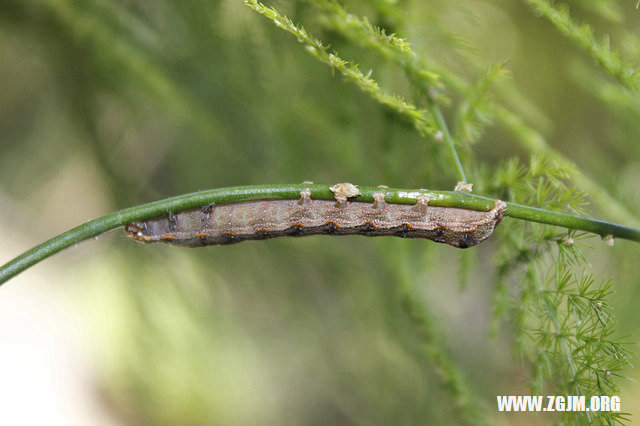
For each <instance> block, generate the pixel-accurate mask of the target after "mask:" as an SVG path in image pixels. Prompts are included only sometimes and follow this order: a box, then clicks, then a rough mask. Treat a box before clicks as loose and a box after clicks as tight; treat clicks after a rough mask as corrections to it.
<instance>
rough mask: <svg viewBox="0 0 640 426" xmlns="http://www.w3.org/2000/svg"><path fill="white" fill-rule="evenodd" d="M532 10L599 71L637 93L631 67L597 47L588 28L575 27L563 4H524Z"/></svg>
mask: <svg viewBox="0 0 640 426" xmlns="http://www.w3.org/2000/svg"><path fill="white" fill-rule="evenodd" d="M526 1H527V3H529V4H530V5H531V7H532V8H533V9H534V10H535V11H537V12H538V13H540V14H542V15H543V16H544V17H545V18H547V19H548V20H549V22H551V23H552V24H553V25H554V26H555V27H556V28H557V29H558V30H559V31H560V32H562V34H563V35H564V36H566V37H567V38H569V39H570V40H572V41H573V42H575V43H576V44H577V45H578V46H579V47H580V48H581V49H583V50H584V51H585V52H587V53H588V54H589V55H590V56H591V57H593V59H595V60H596V61H597V63H598V64H599V65H600V66H601V67H602V69H603V70H604V71H605V72H607V73H608V74H610V75H611V76H612V77H614V78H615V79H616V80H618V81H619V82H620V83H621V84H623V85H624V86H626V87H627V88H629V89H631V90H633V91H635V92H637V91H638V90H640V75H639V74H638V73H637V71H636V70H635V68H634V67H633V65H631V64H629V63H628V62H627V61H625V60H624V59H623V58H622V57H621V56H620V54H618V53H617V52H616V51H614V50H611V48H610V46H609V45H603V44H602V43H599V42H598V41H597V40H596V39H595V36H594V34H593V29H592V28H591V26H590V25H588V24H584V23H583V24H578V23H576V22H575V21H574V20H573V18H572V17H571V14H570V13H569V8H568V6H567V5H566V4H562V5H560V6H555V5H554V4H553V3H552V2H550V1H549V0H526Z"/></svg>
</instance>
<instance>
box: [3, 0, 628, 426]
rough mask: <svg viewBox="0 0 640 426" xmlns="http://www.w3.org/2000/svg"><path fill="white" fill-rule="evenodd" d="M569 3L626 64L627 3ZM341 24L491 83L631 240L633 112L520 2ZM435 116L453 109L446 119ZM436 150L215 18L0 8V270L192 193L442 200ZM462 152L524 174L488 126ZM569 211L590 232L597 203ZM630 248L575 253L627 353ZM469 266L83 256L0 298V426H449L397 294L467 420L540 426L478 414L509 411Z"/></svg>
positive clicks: (148, 5) (163, 9)
mask: <svg viewBox="0 0 640 426" xmlns="http://www.w3.org/2000/svg"><path fill="white" fill-rule="evenodd" d="M273 5H275V6H276V7H277V8H278V9H280V10H282V11H284V12H286V13H287V14H288V16H289V17H290V18H292V19H293V20H294V21H295V22H300V23H302V24H304V25H305V27H307V28H308V29H309V30H310V31H312V32H313V33H314V34H316V35H318V36H319V37H320V38H321V39H322V40H323V41H325V42H326V43H327V44H330V45H331V46H332V48H334V49H336V50H338V51H339V52H340V54H341V56H342V57H344V58H346V59H350V60H353V61H354V62H356V63H358V64H360V66H361V68H362V69H363V70H368V69H370V68H371V69H373V70H374V72H373V74H372V76H373V77H374V78H376V79H377V80H378V81H379V82H380V83H381V84H382V86H383V88H384V89H385V90H388V91H389V92H395V93H399V94H402V95H405V96H407V97H410V96H411V89H410V87H408V84H407V81H406V79H405V78H404V77H403V74H402V72H401V71H400V70H398V69H397V68H396V67H394V66H393V65H391V64H389V63H387V62H385V61H384V60H382V59H381V58H378V57H376V56H375V55H372V54H371V52H367V51H364V50H363V49H362V48H360V47H357V46H354V45H353V44H352V43H350V42H348V41H347V40H345V39H343V38H341V37H340V35H339V34H337V33H336V32H334V31H332V30H331V29H330V28H328V27H327V26H326V25H325V24H326V22H325V21H324V20H323V16H322V14H321V13H320V12H319V9H318V8H316V7H314V6H313V5H311V4H309V3H307V2H304V1H286V2H285V1H278V2H276V3H273ZM569 5H570V7H571V12H572V14H573V15H574V16H576V17H577V19H579V20H584V21H586V22H589V23H590V24H591V25H593V27H594V29H595V31H596V34H599V35H598V37H599V39H600V38H602V37H601V34H608V36H609V38H608V39H605V38H602V40H603V42H608V41H609V40H610V42H611V44H612V46H613V47H615V48H616V49H618V50H620V52H621V53H622V54H623V55H625V56H626V58H627V59H629V60H630V61H632V62H633V61H634V60H636V59H637V57H638V53H639V52H640V43H639V42H638V37H639V36H640V34H638V32H639V31H638V29H639V28H640V27H639V26H638V24H639V23H640V12H638V10H636V9H635V2H631V1H613V0H610V1H609V0H590V1H571V2H569ZM347 6H348V8H349V9H350V10H351V11H353V12H354V13H356V14H358V15H362V16H366V17H368V19H369V20H370V21H371V22H372V23H373V24H375V25H378V26H382V27H384V28H387V29H388V32H396V33H398V34H399V35H401V36H406V37H407V38H408V39H409V41H410V42H411V43H412V46H413V49H414V50H415V51H416V52H417V53H418V54H419V55H420V56H421V57H423V58H425V59H427V60H428V61H429V63H432V64H437V65H438V66H439V67H443V68H445V69H451V70H455V71H456V73H458V74H460V75H461V76H462V77H463V78H464V79H467V80H468V81H473V80H474V79H476V78H478V77H479V76H481V75H482V71H483V70H484V69H486V68H487V67H488V66H490V65H492V64H494V63H498V62H503V61H505V60H508V61H509V62H508V65H507V68H508V69H509V70H510V72H511V77H510V78H509V79H508V80H505V81H503V82H501V83H498V84H497V85H496V87H495V95H494V96H495V99H496V100H497V102H499V103H500V104H501V105H504V106H505V108H508V109H510V110H512V111H514V112H515V113H516V114H517V115H518V116H520V117H521V118H522V120H523V121H524V122H526V123H527V124H528V125H530V126H531V127H532V128H534V129H536V130H537V131H539V132H540V133H541V134H542V135H544V136H545V137H546V138H547V141H548V143H549V145H550V146H552V147H553V148H554V149H556V150H557V151H559V152H561V153H563V154H564V155H566V156H567V157H568V158H570V159H571V160H573V161H574V162H575V163H576V164H577V166H578V168H579V169H580V170H582V171H583V172H584V173H585V174H586V175H588V176H589V177H591V178H592V179H593V180H594V181H595V182H597V183H598V184H599V185H600V186H601V187H602V188H604V191H605V192H606V193H608V194H609V195H611V196H612V197H613V198H615V199H617V200H618V202H619V203H620V205H622V206H624V207H625V209H627V210H628V211H629V212H630V213H631V215H632V216H633V219H632V221H631V222H627V224H629V225H634V224H635V225H638V224H639V223H640V220H638V218H640V186H639V185H638V182H639V181H640V144H638V143H637V141H638V138H639V137H640V120H638V118H639V117H640V103H638V101H637V94H636V95H632V94H631V95H630V94H629V92H628V91H625V90H624V89H622V88H621V87H620V85H619V84H618V83H617V82H615V81H614V80H612V79H610V78H609V77H608V76H606V75H605V74H604V73H603V72H602V71H601V70H600V69H599V67H598V66H597V65H596V64H595V63H594V61H593V60H592V59H591V58H590V57H589V56H588V55H586V54H585V53H583V52H582V51H581V50H579V49H578V48H576V46H575V45H574V44H573V43H571V42H570V41H568V40H567V39H565V38H564V37H563V36H562V35H561V34H560V33H559V32H558V31H557V30H556V29H554V28H553V27H552V26H551V25H550V24H549V23H548V22H547V21H546V20H544V19H541V18H540V17H539V16H537V15H536V14H535V13H533V12H532V10H531V9H530V8H529V7H528V6H527V4H525V2H518V1H508V0H492V1H481V0H474V1H457V0H456V1H445V0H440V1H438V0H430V1H426V0H420V1H418V0H397V1H391V0H369V1H366V0H357V1H356V0H354V1H350V2H348V3H347ZM398 11H399V12H398ZM455 105H456V97H455V95H452V100H451V107H450V108H445V113H446V115H447V117H449V118H451V119H452V120H453V117H452V114H451V111H452V110H453V108H454V107H455ZM442 150H444V147H443V146H442V145H438V144H436V143H434V142H433V141H431V140H429V139H425V138H422V137H421V136H420V135H419V134H418V133H417V132H416V131H415V130H414V129H413V128H412V127H411V125H409V124H407V123H406V122H405V121H403V120H402V119H401V118H399V117H398V116H397V115H395V114H394V113H392V112H389V111H388V110H386V109H385V108H383V107H382V106H380V105H379V104H377V103H376V102H375V101H373V100H372V99H370V98H369V97H368V96H367V95H366V94H364V93H362V92H360V91H359V90H358V89H356V88H355V87H353V86H351V85H349V84H348V83H345V82H344V81H343V80H342V79H341V78H340V77H339V76H337V75H334V74H333V73H332V72H331V70H330V69H329V68H327V67H326V66H325V65H323V64H321V63H319V62H318V61H317V60H316V59H315V58H313V57H312V56H310V55H309V54H308V53H307V52H305V51H304V49H303V48H302V45H300V44H299V43H298V42H297V41H296V40H295V38H292V37H291V36H289V35H288V34H286V33H284V32H283V31H280V30H278V29H277V28H275V27H274V26H273V25H272V24H271V23H269V22H268V21H266V20H265V19H264V18H262V17H260V16H258V15H257V14H256V13H255V12H253V11H251V10H250V9H249V8H247V7H246V6H244V5H243V3H242V2H241V1H240V0H185V1H168V0H157V1H154V2H148V1H144V0H4V1H2V2H1V3H0V235H2V244H0V262H2V263H3V262H4V261H5V260H9V259H10V258H12V257H13V256H15V255H17V254H18V253H20V252H22V251H24V250H26V249H28V248H30V247H32V246H34V245H36V244H37V243H40V242H41V241H43V240H45V239H48V238H50V237H51V236H53V235H55V234H58V233H60V232H62V231H64V230H67V229H69V228H70V227H73V226H75V225H77V224H79V223H82V222H84V221H86V220H89V219H92V218H94V217H97V216H99V215H102V214H106V213H108V212H111V211H114V210H117V209H120V208H124V207H128V206H131V205H135V204H140V203H143V202H147V201H152V200H156V199H160V198H164V197H167V196H171V195H176V194H181V193H186V192H191V191H195V190H199V189H206V188H215V187H224V186H235V185H244V184H259V183H288V182H301V181H304V180H312V181H315V182H326V183H334V182H338V181H348V182H354V183H360V184H366V185H378V184H387V185H389V186H395V187H405V188H423V187H427V188H433V189H443V188H444V189H446V188H452V187H453V185H455V182H456V179H455V173H454V172H453V170H451V167H450V164H449V163H448V162H443V161H442V158H443V157H442V155H440V154H441V153H440V151H442ZM472 150H473V156H472V155H471V154H470V153H465V154H464V155H465V158H466V159H467V161H468V164H473V166H470V167H471V168H472V169H473V170H479V169H480V168H481V166H482V167H488V168H490V167H495V166H497V165H499V164H502V163H504V162H506V161H507V160H508V159H510V158H513V157H517V158H520V159H522V160H523V162H525V163H526V161H527V160H528V158H529V157H530V155H531V152H530V151H528V150H527V148H526V147H525V146H524V145H522V144H519V143H517V142H516V141H515V139H514V136H513V134H512V133H510V132H509V131H508V130H507V129H505V128H504V127H501V126H494V127H490V128H489V129H488V130H487V131H486V132H485V133H483V135H482V136H481V137H480V139H479V140H478V141H477V143H475V144H474V145H473V147H472ZM472 176H473V175H472ZM472 179H473V177H472ZM591 209H592V212H593V215H594V216H597V217H601V218H603V219H615V218H613V217H611V215H610V212H609V210H608V208H607V206H606V205H597V204H594V205H593V206H591ZM507 220H508V219H507ZM498 232H500V229H499V230H498ZM639 248H640V247H639V246H638V244H636V243H631V242H627V241H618V242H617V243H616V246H615V247H614V248H613V249H610V248H608V247H605V246H604V244H602V245H601V244H594V248H593V250H591V251H590V252H589V260H590V262H591V263H592V264H593V265H594V266H593V272H594V274H596V276H598V277H610V278H612V279H613V280H615V283H616V284H615V290H616V294H615V296H614V298H613V299H612V300H611V301H610V302H611V305H612V306H613V308H614V311H615V313H616V317H617V320H618V321H619V327H618V329H619V334H620V335H630V336H631V337H630V339H631V340H632V341H634V342H635V341H638V335H637V330H638V325H639V324H640V312H639V311H638V310H637V305H638V304H637V301H638V300H639V298H640V263H638V262H637V259H638V255H640V249H639ZM494 250H495V241H493V240H492V241H489V242H487V243H485V244H482V245H480V246H478V247H477V248H474V249H472V250H468V251H460V250H456V249H454V248H451V247H448V246H443V245H436V244H434V243H432V242H430V241H417V240H401V239H392V238H389V239H381V238H378V239H370V238H364V237H353V238H330V237H313V238H304V239H282V240H273V241H264V242H256V243H243V244H239V245H235V246H228V247H212V248H205V249H197V250H196V249H182V248H175V247H166V246H164V245H154V246H143V245H139V244H136V243H134V242H133V241H130V240H128V239H127V238H126V237H125V235H124V233H123V232H121V231H120V230H118V231H114V232H111V233H108V234H107V235H103V236H101V237H99V238H97V239H96V240H95V241H94V240H91V241H87V242H84V243H82V244H78V245H77V246H76V247H74V248H73V249H70V250H67V251H66V252H63V253H62V254H59V255H56V256H54V257H53V258H51V259H49V260H47V261H46V262H44V263H42V264H39V265H37V266H36V267H34V268H32V269H31V270H28V271H27V272H25V273H23V274H22V275H20V276H18V277H16V278H14V279H13V280H12V281H10V282H9V283H8V284H7V285H5V286H3V287H2V288H1V289H0V318H1V319H2V320H1V321H0V423H1V424H59V425H86V424H94V425H100V424H105V425H178V424H181V425H187V424H188V425H199V424H202V425H204V424H207V425H212V424H220V425H228V424H233V425H253V424H255V425H258V424H260V425H265V424H274V425H275V424H363V425H364V424H392V423H396V424H397V423H400V424H426V423H429V422H430V423H433V424H456V422H457V421H458V420H459V417H458V416H457V415H456V413H455V412H454V410H455V408H453V405H452V403H451V401H450V397H449V395H448V394H447V392H446V390H445V388H444V387H443V385H442V383H441V380H440V379H439V377H438V374H437V371H436V369H435V368H434V366H433V364H431V363H430V362H429V360H428V359H426V358H425V357H424V354H423V352H422V351H421V350H420V348H419V343H418V342H417V341H416V339H415V337H414V336H413V335H412V334H411V333H410V332H409V331H408V328H409V327H408V321H409V320H408V319H407V318H406V315H405V314H404V312H403V311H402V309H401V306H400V299H399V298H400V296H399V293H398V291H397V288H398V287H399V286H404V287H406V286H409V287H412V288H414V289H415V291H416V292H417V294H419V295H420V298H421V299H422V301H423V303H424V304H425V306H426V307H427V310H428V315H429V317H430V318H432V319H433V321H434V324H437V327H438V328H439V330H440V332H441V333H442V335H443V336H442V337H443V338H446V339H447V341H448V345H449V350H450V356H451V359H452V360H454V362H455V363H456V364H458V365H459V366H460V368H461V370H462V372H463V373H464V375H465V377H466V379H467V381H468V382H469V383H470V386H471V388H472V390H473V391H474V392H475V393H476V394H477V395H478V397H479V400H480V401H481V405H482V406H483V407H484V409H485V415H486V416H487V418H488V419H489V422H490V423H492V424H546V423H547V422H548V421H549V419H552V418H553V416H552V415H546V416H533V415H526V414H518V415H499V414H498V413H497V412H496V409H495V395H498V394H518V393H525V394H526V393H528V392H527V384H526V380H525V376H526V374H527V370H526V368H524V367H523V366H522V365H520V364H519V363H518V362H517V360H514V358H513V356H511V345H512V341H511V340H510V335H509V334H508V333H507V332H504V333H498V335H497V336H496V337H489V335H488V327H489V323H490V319H491V313H492V301H491V299H492V292H493V288H494V281H495V280H494V278H495V272H494V264H493V257H492V256H493V253H494ZM628 375H629V376H630V377H637V376H638V371H630V372H629V374H628ZM620 384H621V386H622V392H621V397H622V405H623V410H625V411H629V412H631V413H635V414H636V415H637V414H638V413H640V404H639V403H638V402H637V401H640V388H639V387H638V384H637V382H634V381H630V380H624V379H622V380H620ZM631 423H632V424H633V423H638V424H640V421H638V420H637V418H635V417H634V418H633V419H632V421H631Z"/></svg>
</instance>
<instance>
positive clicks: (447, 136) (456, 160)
mask: <svg viewBox="0 0 640 426" xmlns="http://www.w3.org/2000/svg"><path fill="white" fill-rule="evenodd" d="M433 115H434V118H435V120H436V124H437V126H438V128H439V129H440V131H441V132H442V139H443V140H444V142H445V143H446V144H447V147H448V148H449V153H450V154H451V159H452V160H453V164H454V166H455V168H456V173H457V174H458V179H459V180H460V181H462V182H464V183H467V177H466V176H465V174H464V169H463V168H462V163H461V162H460V157H458V152H457V151H456V146H455V142H454V141H453V138H452V137H451V133H449V126H447V122H446V121H445V119H444V117H443V116H442V111H440V107H439V106H437V105H434V106H433Z"/></svg>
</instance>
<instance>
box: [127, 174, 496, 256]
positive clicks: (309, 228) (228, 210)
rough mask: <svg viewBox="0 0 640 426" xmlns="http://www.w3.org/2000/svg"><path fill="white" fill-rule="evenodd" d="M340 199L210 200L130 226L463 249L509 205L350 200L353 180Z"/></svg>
mask: <svg viewBox="0 0 640 426" xmlns="http://www.w3.org/2000/svg"><path fill="white" fill-rule="evenodd" d="M331 191H332V192H333V193H334V195H335V201H331V200H313V199H312V198H311V196H312V194H311V191H310V190H309V189H305V190H302V191H300V198H299V199H297V200H265V201H245V202H238V203H230V204H222V205H208V206H204V207H202V208H197V209H191V210H185V211H180V212H175V213H169V214H168V215H166V216H163V217H157V218H153V219H150V220H147V221H144V222H135V223H131V224H129V225H127V226H126V227H125V232H126V233H127V234H128V235H129V236H130V237H131V238H133V239H134V240H136V241H140V242H144V243H150V242H157V241H160V242H165V243H170V244H175V245H180V246H188V247H200V246H207V245H214V244H232V243H237V242H241V241H247V240H262V239H268V238H276V237H292V236H306V235H364V236H370V237H373V236H397V237H404V238H426V239H429V240H432V241H436V242H438V243H445V244H449V245H451V246H454V247H458V248H467V247H471V246H474V245H476V244H478V243H480V242H482V241H484V240H485V239H487V238H488V237H490V236H491V234H492V233H493V230H494V229H495V227H496V226H497V225H498V224H499V223H500V221H501V220H502V217H503V216H504V212H505V210H506V204H505V203H504V202H502V201H499V200H498V201H496V203H495V206H494V208H493V209H492V210H490V211H476V210H469V209H462V208H454V207H437V206H430V205H429V199H428V196H427V195H424V194H422V195H420V194H419V195H417V197H416V204H414V205H412V206H407V205H400V204H390V203H386V202H385V200H384V197H385V193H384V191H380V192H376V193H374V194H373V198H374V202H373V203H369V202H359V201H350V200H349V199H350V198H353V197H357V196H358V195H360V192H359V190H358V188H357V187H356V186H355V185H353V184H350V183H341V184H337V185H334V186H332V187H331Z"/></svg>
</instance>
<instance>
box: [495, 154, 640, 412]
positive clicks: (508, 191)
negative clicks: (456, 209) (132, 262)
mask: <svg viewBox="0 0 640 426" xmlns="http://www.w3.org/2000/svg"><path fill="white" fill-rule="evenodd" d="M569 176H570V170H568V169H567V168H566V167H558V166H557V165H554V164H551V163H549V162H548V161H545V160H542V159H539V158H535V157H534V158H533V159H532V161H531V163H530V164H529V166H528V167H523V166H521V165H520V164H518V163H517V162H515V161H512V162H509V163H508V164H507V165H506V166H505V167H503V168H501V169H499V170H498V171H496V172H495V173H492V174H491V176H490V177H489V176H487V181H486V187H485V190H486V191H489V192H492V193H496V194H501V195H502V196H503V197H505V198H506V199H508V200H511V201H516V200H517V201H518V202H524V203H531V204H534V205H545V206H555V208H567V209H568V210H570V211H574V212H583V211H584V209H585V206H586V199H585V195H584V194H582V193H579V192H577V191H575V190H574V189H573V188H571V187H568V186H567V185H566V184H565V182H567V179H568V178H569ZM506 227H508V228H509V230H508V232H505V233H503V234H501V243H500V250H499V253H498V256H497V259H496V261H497V268H498V281H497V284H496V287H495V293H494V322H493V325H492V334H494V335H496V334H497V333H498V323H499V321H500V320H503V321H504V322H505V323H507V324H512V328H513V329H512V330H511V331H512V332H513V333H514V335H515V338H514V344H515V350H516V353H518V354H519V355H520V356H521V358H522V359H523V360H524V361H525V362H527V363H528V364H529V365H530V372H529V382H530V385H531V393H532V394H539V395H552V394H555V395H586V396H587V399H588V398H590V397H591V396H593V395H612V394H616V393H617V392H618V390H619V384H617V383H615V382H614V381H613V380H612V378H613V377H624V374H625V370H628V369H629V368H630V367H631V359H632V357H633V353H632V352H631V350H630V348H629V344H630V342H629V341H628V340H626V339H621V338H619V337H615V326H616V323H615V321H614V318H613V315H612V312H610V310H609V309H608V307H607V306H608V305H607V299H608V297H609V296H610V295H611V293H612V289H611V287H612V282H611V281H610V280H602V281H599V280H597V279H596V278H595V277H594V276H593V275H592V274H591V273H589V272H586V271H588V260H587V256H586V254H585V252H588V251H589V243H590V241H592V237H591V236H589V235H586V234H584V233H579V232H574V231H571V232H569V233H567V232H566V231H564V230H560V229H554V228H553V227H540V226H538V225H536V224H532V223H530V222H520V223H509V224H506ZM626 417H627V414H625V413H611V412H595V413H588V412H587V413H564V421H565V422H566V424H584V423H585V422H593V421H595V422H597V424H600V423H602V424H612V423H614V421H622V420H624V419H625V418H626Z"/></svg>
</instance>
